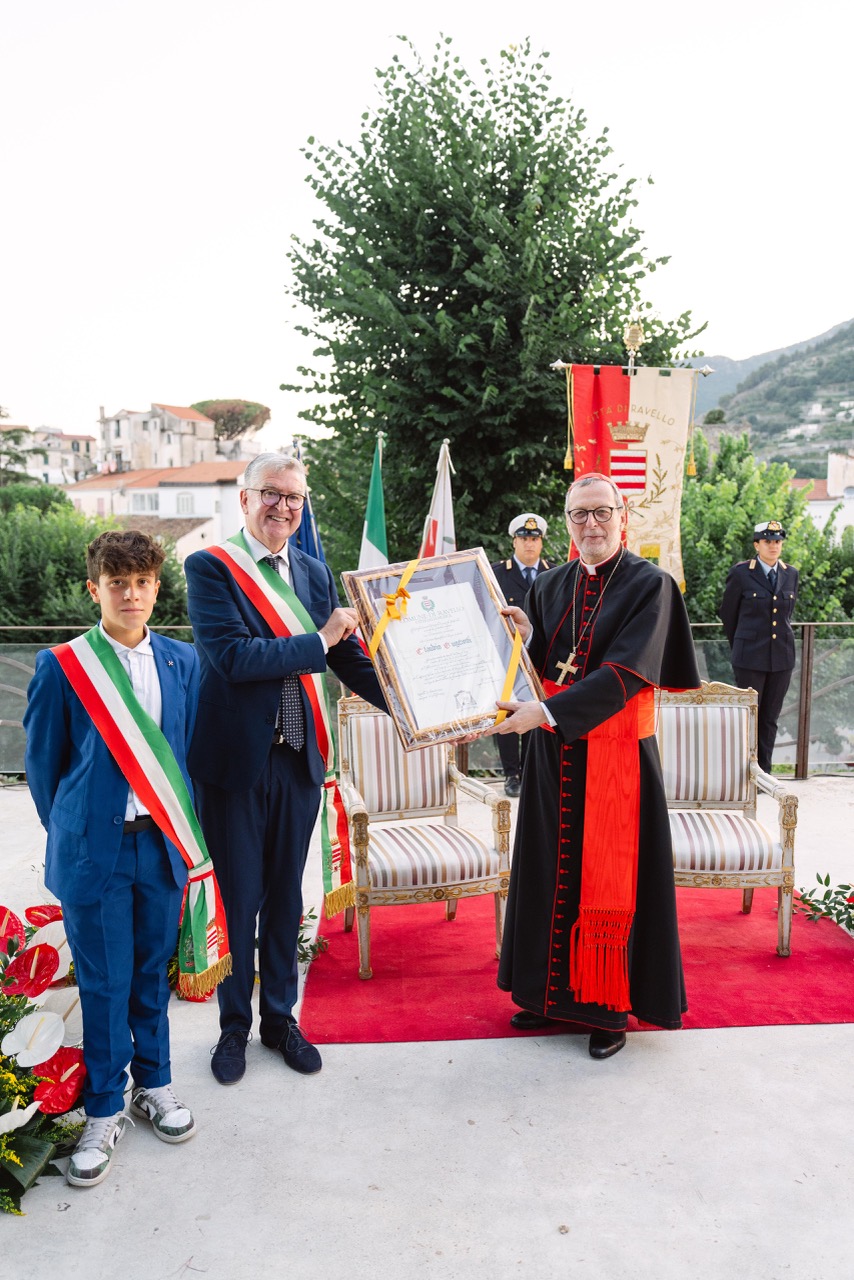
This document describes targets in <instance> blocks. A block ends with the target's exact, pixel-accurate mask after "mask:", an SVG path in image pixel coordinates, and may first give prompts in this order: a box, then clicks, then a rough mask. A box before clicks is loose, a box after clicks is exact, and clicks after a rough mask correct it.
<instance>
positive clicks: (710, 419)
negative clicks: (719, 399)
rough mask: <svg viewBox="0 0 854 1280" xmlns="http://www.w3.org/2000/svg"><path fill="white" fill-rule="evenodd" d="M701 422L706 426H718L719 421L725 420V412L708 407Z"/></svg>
mask: <svg viewBox="0 0 854 1280" xmlns="http://www.w3.org/2000/svg"><path fill="white" fill-rule="evenodd" d="M703 422H704V423H705V424H706V426H707V427H714V426H718V425H719V424H720V423H722V422H726V414H725V413H724V411H723V409H710V410H709V412H708V413H707V414H706V416H705V418H704V419H703Z"/></svg>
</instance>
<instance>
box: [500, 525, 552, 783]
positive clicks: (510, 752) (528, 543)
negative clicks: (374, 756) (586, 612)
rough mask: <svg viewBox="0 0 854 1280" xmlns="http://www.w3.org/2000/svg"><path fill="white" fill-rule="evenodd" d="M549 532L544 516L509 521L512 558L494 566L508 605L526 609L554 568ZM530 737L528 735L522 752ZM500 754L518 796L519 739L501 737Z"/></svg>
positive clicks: (515, 735) (519, 773) (514, 736)
mask: <svg viewBox="0 0 854 1280" xmlns="http://www.w3.org/2000/svg"><path fill="white" fill-rule="evenodd" d="M548 528H549V526H548V524H547V523H546V521H545V520H544V519H543V518H542V516H538V515H534V513H533V511H523V512H522V514H521V515H520V516H516V519H515V520H511V521H510V524H509V526H508V528H507V532H508V533H509V534H510V537H511V538H512V539H513V554H512V556H510V557H509V559H507V560H499V561H498V562H497V564H494V565H493V566H492V571H493V573H494V574H495V576H496V578H497V579H498V585H499V587H500V588H501V590H502V591H503V592H504V598H505V600H506V601H507V603H508V604H517V605H518V606H519V608H520V609H524V607H525V597H526V596H527V594H528V591H529V589H530V587H531V585H532V584H533V582H534V579H535V578H536V576H537V574H538V573H545V572H546V570H547V569H550V568H551V565H550V564H549V563H548V561H547V560H544V559H543V538H544V537H545V536H546V534H547V533H548ZM527 737H528V735H527V734H526V735H525V738H524V740H523V742H522V750H524V745H525V742H527ZM498 754H499V756H500V757H501V768H502V769H503V770H504V792H505V794H506V795H508V796H518V794H519V791H520V789H521V785H522V754H521V751H520V741H519V735H518V734H513V733H507V734H499V735H498Z"/></svg>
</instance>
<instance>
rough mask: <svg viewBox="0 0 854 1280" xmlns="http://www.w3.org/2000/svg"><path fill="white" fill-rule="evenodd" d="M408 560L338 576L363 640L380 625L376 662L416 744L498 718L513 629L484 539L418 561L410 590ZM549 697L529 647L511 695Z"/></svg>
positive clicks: (404, 734) (395, 711) (391, 703)
mask: <svg viewBox="0 0 854 1280" xmlns="http://www.w3.org/2000/svg"><path fill="white" fill-rule="evenodd" d="M407 568H408V565H407V564H406V563H400V564H392V565H383V566H381V567H379V568H375V569H359V570H354V571H352V572H349V573H344V574H342V581H343V583H344V590H345V591H346V593H347V598H348V600H349V601H350V604H351V605H352V607H353V608H354V609H355V610H356V613H357V614H358V617H359V627H360V629H361V632H362V638H363V639H364V641H365V644H366V645H368V646H369V647H370V645H371V642H372V640H373V637H374V633H375V632H376V631H377V630H378V628H380V627H382V628H383V630H382V635H381V638H380V640H379V643H378V645H377V648H376V653H375V654H374V655H373V663H374V668H375V670H376V673H377V678H378V679H379V682H380V685H381V687H382V690H383V694H384V695H385V699H386V702H387V703H388V708H389V711H390V713H391V716H392V719H393V720H394V723H395V726H396V728H397V732H398V735H399V737H400V741H401V743H402V745H403V749H404V751H416V750H418V748H420V747H425V746H429V745H431V744H433V743H437V742H453V741H454V740H455V739H457V738H460V737H463V736H465V735H466V734H469V733H479V732H481V731H482V730H484V729H487V728H489V727H490V726H491V725H492V724H494V723H495V715H496V709H495V703H496V701H497V700H498V699H499V698H501V695H502V691H503V689H504V685H505V682H506V676H507V670H508V667H509V665H510V659H511V654H512V651H513V641H514V638H515V634H516V628H515V627H514V626H513V624H512V622H511V621H510V620H509V619H508V618H506V617H504V616H503V614H502V613H501V610H502V609H503V608H506V605H507V602H506V600H505V599H504V596H503V595H502V593H501V589H500V587H499V586H498V583H497V582H496V580H495V577H494V575H493V573H492V569H491V567H490V564H489V561H488V559H487V557H486V553H485V551H484V550H483V548H482V547H476V548H474V549H473V550H470V551H454V552H452V553H450V554H449V555H443V556H430V557H427V558H425V559H423V560H419V561H418V562H417V567H416V568H415V570H414V572H413V573H412V574H411V576H410V577H409V578H408V580H407V581H406V583H405V593H404V592H401V591H400V587H401V582H402V581H403V578H404V574H405V572H406V570H407ZM389 606H390V607H389ZM387 614H390V615H391V616H389V620H388V622H386V623H382V622H381V619H382V618H383V617H385V616H386V615H387ZM395 614H397V615H399V616H394V615H395ZM543 697H544V694H543V690H542V686H541V685H540V681H539V679H538V678H537V673H536V672H535V670H534V668H533V666H532V665H531V661H530V659H529V657H528V654H527V651H526V650H525V648H524V646H523V648H522V652H521V655H520V659H519V664H518V668H517V672H516V676H515V679H514V682H513V691H512V693H511V695H510V699H508V700H509V701H516V702H530V701H540V700H542V698H543Z"/></svg>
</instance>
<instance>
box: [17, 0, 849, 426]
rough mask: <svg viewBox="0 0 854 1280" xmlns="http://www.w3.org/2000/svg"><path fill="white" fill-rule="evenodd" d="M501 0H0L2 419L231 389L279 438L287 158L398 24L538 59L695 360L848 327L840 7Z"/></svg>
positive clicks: (347, 131) (474, 56)
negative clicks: (686, 323)
mask: <svg viewBox="0 0 854 1280" xmlns="http://www.w3.org/2000/svg"><path fill="white" fill-rule="evenodd" d="M526 8H527V7H526V6H524V5H520V4H519V3H518V2H517V3H513V4H510V3H505V0H496V2H495V3H493V4H491V5H488V6H487V5H480V4H478V5H476V6H475V5H473V4H468V5H467V4H466V3H465V0H463V2H462V3H461V2H460V0H432V2H431V3H430V4H429V5H425V6H423V7H421V8H420V9H418V10H414V11H410V13H409V15H408V16H407V13H406V9H407V7H406V6H402V5H400V4H399V2H398V3H391V2H387V0H362V2H361V3H360V4H352V3H348V4H346V5H343V4H339V3H338V2H337V0H336V2H335V3H332V4H329V3H327V4H301V5H298V4H295V3H294V0H289V2H288V3H283V2H280V0H146V3H144V4H137V3H130V2H129V0H30V2H29V3H27V2H25V0H0V47H2V49H3V59H2V70H0V183H1V184H2V186H0V404H2V405H4V406H5V407H6V408H7V409H9V411H10V418H11V421H13V422H16V423H25V424H27V425H29V426H32V427H37V426H40V425H42V424H50V425H55V426H59V427H62V428H64V429H66V430H77V431H79V430H87V429H90V430H93V431H94V426H95V422H96V420H97V417H98V411H99V406H100V405H103V406H104V407H105V409H106V411H107V413H108V414H109V413H114V412H115V411H116V410H117V409H118V408H130V409H138V408H145V407H146V406H147V405H148V404H150V403H151V402H152V401H160V402H164V403H170V404H187V405H188V404H190V403H192V402H193V401H197V400H203V399H210V398H215V397H231V396H234V397H239V398H242V399H252V400H259V401H261V402H263V403H264V404H267V405H269V406H270V407H271V409H272V411H273V421H272V430H271V431H269V432H268V433H266V434H267V435H268V438H272V441H273V442H285V441H286V440H287V439H288V438H289V437H290V433H291V429H292V428H293V427H294V426H297V427H298V422H297V419H296V411H297V409H298V408H300V407H302V402H301V401H297V400H296V398H294V397H288V396H286V395H285V394H284V393H282V392H280V391H279V390H278V386H279V383H281V382H285V381H288V380H289V379H290V378H291V377H292V376H293V374H294V371H295V366H296V364H297V363H298V362H299V361H300V359H301V358H303V356H304V354H305V349H304V347H302V346H301V344H300V341H299V340H298V338H297V336H296V335H295V334H294V333H293V332H292V330H291V329H290V328H289V326H290V325H292V323H293V318H294V316H293V312H292V311H291V309H290V305H289V303H288V300H287V298H286V296H285V283H286V280H287V263H286V252H287V248H288V243H289V237H290V236H291V235H293V234H297V235H302V234H306V233H308V232H310V229H311V218H312V213H313V208H312V197H311V193H310V192H309V190H308V188H307V186H306V185H305V183H304V177H305V173H306V167H305V163H304V160H303V157H302V156H301V154H300V147H301V146H302V145H303V143H304V142H305V139H306V138H307V137H308V135H309V134H315V135H316V136H317V137H318V138H320V139H322V140H326V141H336V140H337V139H339V138H347V139H349V138H355V137H356V136H357V134H358V127H359V123H360V116H361V113H362V112H363V111H364V110H366V109H368V108H370V107H371V106H373V105H374V104H375V103H376V88H375V77H374V69H375V68H376V67H378V66H385V65H387V63H388V62H389V61H390V60H391V57H392V56H393V54H394V53H395V52H396V50H397V48H398V45H397V42H396V41H395V39H394V37H395V36H396V35H397V34H400V33H404V34H406V35H408V36H410V37H411V38H412V39H413V40H414V42H415V44H416V46H417V47H418V49H419V50H420V51H421V52H422V54H424V56H425V57H426V56H429V54H430V52H431V50H432V46H433V44H434V43H435V41H436V39H437V38H438V35H439V33H440V31H441V32H444V33H445V34H448V35H451V36H453V37H454V44H455V47H456V49H457V51H458V52H459V53H460V54H461V55H462V57H463V60H464V62H465V63H466V65H467V66H468V67H469V68H470V69H472V70H473V71H475V70H477V64H478V62H479V59H480V58H481V57H487V58H488V59H490V60H491V61H494V62H497V59H498V52H499V50H500V49H501V48H502V47H505V46H506V45H507V44H509V43H513V42H519V41H520V40H522V39H524V38H525V36H530V37H531V38H532V41H533V43H534V45H535V47H536V48H538V49H547V50H549V52H550V53H551V58H550V61H549V69H550V71H551V74H552V76H553V85H554V89H555V92H556V93H559V94H561V95H563V96H568V97H570V98H571V99H572V100H573V102H574V104H575V105H576V106H579V107H582V108H583V109H584V110H585V112H586V113H587V115H588V118H589V120H590V124H591V127H592V128H599V127H601V126H603V125H608V126H609V127H610V131H611V140H612V144H613V146H614V150H615V155H616V159H617V160H618V161H619V162H620V163H621V164H622V165H623V168H624V171H625V173H626V174H627V175H630V176H635V177H638V178H645V177H647V176H652V177H653V179H654V180H655V185H654V186H652V187H648V186H646V185H644V186H643V187H642V188H641V190H640V199H641V205H640V208H639V209H638V210H637V212H636V222H637V224H638V225H639V226H640V227H642V228H643V229H644V231H645V233H646V235H645V244H646V246H647V248H648V250H649V251H650V253H652V254H659V253H669V254H670V255H671V262H670V265H669V266H668V267H667V268H665V270H664V271H663V272H661V273H659V274H657V275H656V276H654V277H652V278H651V281H650V285H649V288H648V290H647V294H646V296H647V297H648V298H649V299H650V300H651V301H652V302H653V303H654V305H655V306H656V308H657V309H658V310H659V311H660V312H661V313H662V315H664V316H666V317H673V316H675V315H677V314H679V313H680V312H681V311H683V310H685V309H690V310H691V311H692V312H693V313H694V316H695V318H696V319H697V320H707V321H708V330H707V332H706V334H705V335H704V336H703V339H702V341H701V346H702V348H703V349H704V350H705V351H706V353H707V354H724V355H728V356H732V357H734V358H739V357H744V356H748V355H752V354H755V353H757V352H761V351H766V350H770V349H772V348H775V347H778V346H784V345H787V344H789V343H791V342H796V341H799V340H801V339H804V338H808V337H810V336H813V335H815V334H819V333H822V332H823V331H824V330H826V329H828V328H830V326H831V325H833V324H837V323H839V322H840V321H844V320H848V319H851V318H852V317H854V267H852V253H851V243H850V242H851V226H852V186H854V165H852V144H851V123H852V114H853V113H852V105H851V97H852V92H851V80H852V70H851V68H852V48H854V41H852V36H854V18H852V16H851V14H852V6H851V5H850V3H848V2H847V0H846V2H843V0H838V2H836V0H813V2H812V3H809V4H806V3H803V2H799V3H794V2H793V0H782V3H776V4H771V3H766V2H764V0H763V2H759V0H741V2H740V3H734V2H733V0H722V2H720V3H717V4H713V5H707V6H689V5H687V4H685V2H684V0H679V3H676V2H675V0H673V2H672V0H649V2H648V3H646V4H643V3H639V2H637V3H634V2H633V3H628V2H627V0H611V3H610V4H608V5H601V4H600V5H596V4H591V3H590V0H583V2H580V0H561V3H560V4H557V3H548V2H547V3H545V4H540V5H538V6H535V7H534V8H533V9H531V10H529V11H527V12H526ZM469 14H471V15H472V16H468V15H469ZM475 15H476V16H475ZM563 354H564V353H562V352H555V356H556V357H558V356H561V355H563ZM556 394H557V395H560V391H559V389H556Z"/></svg>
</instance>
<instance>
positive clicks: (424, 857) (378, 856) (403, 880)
mask: <svg viewBox="0 0 854 1280" xmlns="http://www.w3.org/2000/svg"><path fill="white" fill-rule="evenodd" d="M338 731H339V743H340V758H341V795H342V799H343V801H344V808H345V809H346V811H347V821H348V825H349V829H350V845H351V850H352V853H353V857H354V860H355V864H356V867H355V872H356V907H355V915H356V917H357V920H358V934H359V977H360V978H370V977H371V976H372V974H371V910H372V908H373V907H385V906H394V905H398V904H401V903H418V902H444V903H445V916H446V919H448V920H453V919H454V916H455V914H456V909H457V902H458V901H459V899H460V898H467V897H471V896H474V895H476V894H482V893H492V894H494V895H495V940H496V955H497V953H498V948H499V947H500V946H501V935H502V931H503V928H504V909H505V906H506V902H507V889H508V886H509V883H510V801H509V800H505V799H504V798H503V797H499V796H498V795H496V794H495V792H494V791H491V790H490V788H489V787H487V786H485V785H484V784H483V783H482V782H477V781H476V780H475V779H474V778H468V777H466V776H465V775H464V774H462V773H460V771H459V770H458V769H457V766H456V763H455V760H454V752H453V748H452V747H448V746H447V745H437V746H433V747H423V748H421V749H420V750H418V751H410V752H404V751H403V749H402V747H401V745H400V741H399V739H398V736H397V733H396V731H395V728H394V725H393V723H392V721H391V720H390V718H389V717H388V716H387V715H384V714H382V713H381V712H379V711H377V710H376V708H375V707H372V706H371V704H370V703H368V702H363V701H362V699H361V698H353V697H351V698H342V699H341V700H340V701H339V703H338ZM457 791H461V792H463V793H464V794H465V795H467V796H471V797H472V798H473V799H475V800H479V801H481V802H482V803H483V804H486V805H488V806H489V808H490V809H491V811H492V840H491V842H490V843H487V842H486V841H484V840H483V839H481V837H480V836H479V835H477V834H475V833H474V832H473V831H466V830H464V829H463V828H462V827H460V826H459V824H458V821H457V797H456V793H457ZM353 917H354V908H352V907H350V908H349V909H348V910H347V913H346V915H345V919H344V927H345V929H352V927H353Z"/></svg>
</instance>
